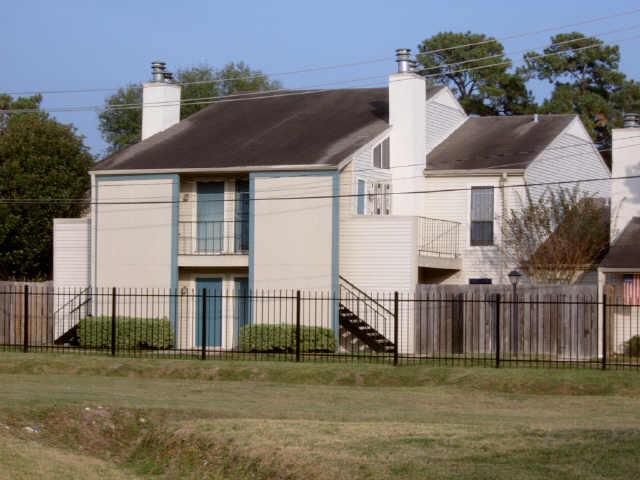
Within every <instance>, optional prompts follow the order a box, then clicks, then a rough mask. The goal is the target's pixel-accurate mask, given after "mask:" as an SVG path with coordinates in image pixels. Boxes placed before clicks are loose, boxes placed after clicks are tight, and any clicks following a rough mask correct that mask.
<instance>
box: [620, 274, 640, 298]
mask: <svg viewBox="0 0 640 480" xmlns="http://www.w3.org/2000/svg"><path fill="white" fill-rule="evenodd" d="M622 294H623V296H624V303H625V304H626V305H640V274H634V275H625V276H624V285H623V291H622Z"/></svg>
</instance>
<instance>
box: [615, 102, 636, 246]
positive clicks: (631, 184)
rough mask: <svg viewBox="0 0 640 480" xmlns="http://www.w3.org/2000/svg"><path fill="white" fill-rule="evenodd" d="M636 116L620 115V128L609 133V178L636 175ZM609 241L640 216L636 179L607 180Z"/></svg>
mask: <svg viewBox="0 0 640 480" xmlns="http://www.w3.org/2000/svg"><path fill="white" fill-rule="evenodd" d="M639 118H640V116H639V115H637V114H635V113H628V114H625V116H624V128H616V129H614V130H613V132H612V148H611V176H612V177H613V178H616V177H630V176H634V175H640V123H639V122H638V119H639ZM611 215H612V218H611V241H612V242H613V241H615V239H616V238H617V237H618V235H619V234H620V233H621V232H622V231H623V230H624V228H625V227H626V226H627V224H628V223H629V220H631V219H632V218H633V217H640V178H628V179H624V180H612V181H611Z"/></svg>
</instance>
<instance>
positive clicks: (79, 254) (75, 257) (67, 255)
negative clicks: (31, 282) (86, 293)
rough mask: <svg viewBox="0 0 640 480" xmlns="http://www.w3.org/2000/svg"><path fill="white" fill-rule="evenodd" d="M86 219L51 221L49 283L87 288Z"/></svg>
mask: <svg viewBox="0 0 640 480" xmlns="http://www.w3.org/2000/svg"><path fill="white" fill-rule="evenodd" d="M90 226H91V219H89V218H56V219H54V220H53V284H54V287H55V288H60V287H82V288H85V287H88V286H89V281H90V263H89V262H90V256H91V252H90V243H91V237H90Z"/></svg>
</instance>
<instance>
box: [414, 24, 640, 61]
mask: <svg viewBox="0 0 640 480" xmlns="http://www.w3.org/2000/svg"><path fill="white" fill-rule="evenodd" d="M638 28H640V24H636V25H632V26H630V27H624V28H616V29H614V30H609V31H607V32H601V33H594V34H593V35H589V36H588V37H581V38H572V39H570V40H563V41H562V42H554V43H549V44H545V45H540V46H537V47H532V48H524V49H521V50H513V51H509V52H503V53H496V54H494V55H487V56H485V57H479V58H471V59H469V60H463V61H460V62H453V63H444V64H441V65H436V66H433V67H427V68H423V69H421V71H423V72H426V71H429V70H438V69H441V68H444V67H453V66H459V65H465V64H467V63H473V62H480V61H484V60H490V59H492V58H501V57H505V56H509V55H517V54H520V53H526V52H528V51H530V50H537V49H542V48H551V47H559V46H562V45H568V44H571V43H577V42H580V41H583V40H589V39H590V38H595V37H604V36H606V35H611V34H613V33H620V32H627V31H629V30H637V29H638ZM603 44H604V43H603ZM434 52H435V51H425V52H421V53H419V54H418V55H425V56H428V55H430V54H432V53H434ZM557 53H564V52H557Z"/></svg>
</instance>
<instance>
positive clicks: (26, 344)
mask: <svg viewBox="0 0 640 480" xmlns="http://www.w3.org/2000/svg"><path fill="white" fill-rule="evenodd" d="M23 310H24V311H23V312H22V313H23V323H22V336H23V338H22V340H23V346H22V350H23V351H24V353H27V352H28V351H29V285H25V286H24V308H23Z"/></svg>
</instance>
